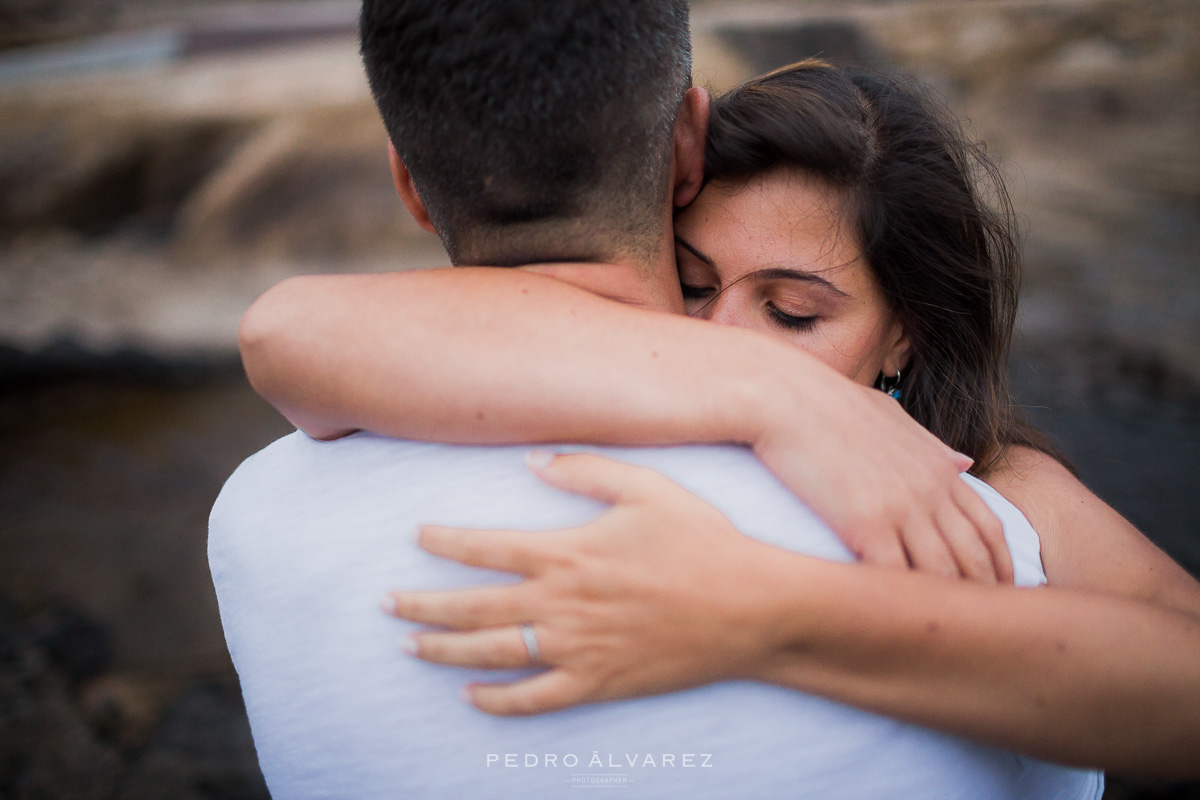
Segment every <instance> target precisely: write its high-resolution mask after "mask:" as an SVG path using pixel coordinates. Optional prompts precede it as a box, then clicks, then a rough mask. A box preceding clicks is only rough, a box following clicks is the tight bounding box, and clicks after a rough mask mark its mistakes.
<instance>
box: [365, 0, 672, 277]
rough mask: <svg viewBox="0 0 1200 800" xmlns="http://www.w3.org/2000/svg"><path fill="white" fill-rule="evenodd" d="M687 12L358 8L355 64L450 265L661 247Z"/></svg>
mask: <svg viewBox="0 0 1200 800" xmlns="http://www.w3.org/2000/svg"><path fill="white" fill-rule="evenodd" d="M687 5H688V4H687V0H603V1H602V2H597V0H364V3H363V10H362V20H361V33H362V52H363V60H364V62H365V64H366V69H367V76H368V78H369V80H370V83H371V89H372V91H373V93H374V95H375V99H376V102H377V103H378V105H379V108H380V111H381V113H382V116H383V120H384V123H385V125H386V126H387V130H388V134H389V136H390V137H391V140H392V143H393V145H394V147H395V150H396V151H397V152H398V154H399V159H400V160H401V161H402V162H403V163H402V167H403V169H404V170H405V171H406V172H407V175H408V176H409V177H410V178H411V181H412V185H413V186H414V187H415V190H416V192H417V193H418V194H419V195H420V201H421V203H422V204H423V206H424V209H425V211H427V212H428V216H429V219H430V221H431V222H432V225H433V227H434V228H435V229H436V230H437V232H438V234H439V235H440V236H441V237H442V241H443V242H444V243H445V245H446V249H447V250H448V251H449V253H450V256H451V258H452V259H453V260H454V261H455V263H490V264H521V263H529V262H536V261H551V260H554V261H563V260H593V259H595V258H596V257H598V256H599V257H603V254H605V253H606V252H612V251H614V249H616V250H621V251H626V252H627V251H636V250H637V249H639V248H640V247H647V248H651V247H655V246H657V238H658V237H659V236H660V235H661V232H662V224H663V223H662V221H663V218H664V214H665V213H666V212H667V210H668V209H669V207H670V197H671V188H672V187H671V186H670V182H671V177H672V166H671V165H672V148H673V146H674V139H675V138H676V135H675V132H674V124H675V119H676V115H677V114H678V112H679V109H680V105H681V103H682V101H683V98H684V95H685V92H686V91H687V89H688V87H689V86H690V84H691V48H690V41H689V34H688V8H687Z"/></svg>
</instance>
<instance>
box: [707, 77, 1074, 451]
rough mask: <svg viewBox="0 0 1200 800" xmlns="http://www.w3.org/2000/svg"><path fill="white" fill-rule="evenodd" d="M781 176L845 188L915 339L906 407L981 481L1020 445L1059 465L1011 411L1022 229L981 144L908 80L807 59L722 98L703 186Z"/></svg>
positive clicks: (891, 301) (848, 213)
mask: <svg viewBox="0 0 1200 800" xmlns="http://www.w3.org/2000/svg"><path fill="white" fill-rule="evenodd" d="M781 168H782V169H797V170H800V171H801V172H803V173H805V174H807V175H810V176H812V177H815V178H817V179H818V180H821V181H824V182H825V183H826V184H827V185H828V186H830V187H832V188H834V189H835V190H840V191H841V192H844V194H845V197H846V198H847V203H848V205H847V207H846V210H845V219H846V220H847V221H848V222H849V223H850V224H851V225H852V227H853V230H854V232H855V234H856V238H857V241H858V243H859V245H860V246H861V248H862V252H863V255H864V257H865V259H866V261H867V263H868V265H869V266H870V268H871V271H872V273H873V274H874V275H875V278H876V280H877V281H878V283H879V285H880V287H881V289H882V290H883V293H884V296H885V297H886V298H887V302H888V305H889V307H890V309H891V311H892V313H894V314H895V315H896V317H897V318H898V320H899V321H900V324H901V325H902V326H903V327H904V331H905V333H906V334H907V335H908V339H909V341H910V343H911V345H912V356H911V360H910V362H909V363H908V365H907V367H906V369H905V370H904V374H903V380H902V382H901V384H900V389H901V392H902V395H901V402H902V403H903V405H904V407H905V409H906V410H907V411H908V412H909V413H910V414H911V415H912V416H913V417H914V418H915V419H916V420H917V421H918V422H920V423H921V424H922V425H924V426H925V427H926V428H928V429H929V430H930V431H931V432H932V433H934V434H935V435H936V436H937V437H938V438H939V439H941V440H942V441H944V442H945V443H946V444H948V445H950V446H951V447H953V448H954V449H955V450H958V451H959V452H962V453H965V454H967V455H968V456H970V457H971V458H973V459H975V466H974V467H973V468H972V471H973V472H976V473H977V474H986V473H987V472H988V471H989V470H990V469H991V468H992V467H993V466H994V464H995V462H996V459H997V458H998V457H1000V456H1002V455H1003V452H1004V450H1005V448H1006V447H1008V446H1011V445H1022V446H1027V447H1033V448H1035V449H1038V450H1042V451H1043V452H1047V453H1049V454H1050V455H1052V456H1054V457H1055V458H1059V460H1062V459H1061V457H1060V456H1059V455H1058V454H1057V453H1056V452H1055V451H1054V450H1053V448H1052V447H1050V446H1049V445H1048V443H1047V442H1046V441H1045V439H1044V438H1043V437H1042V436H1041V435H1040V434H1038V433H1037V432H1036V431H1035V430H1033V429H1032V428H1031V427H1030V426H1029V425H1027V424H1026V423H1025V422H1023V421H1022V420H1021V419H1020V417H1019V416H1017V415H1016V414H1015V413H1014V409H1013V405H1012V400H1011V397H1010V392H1009V383H1008V350H1009V342H1010V340H1011V337H1012V330H1013V324H1014V321H1015V318H1016V309H1017V298H1018V294H1019V285H1020V248H1019V245H1018V241H1019V231H1018V228H1017V224H1016V216H1015V215H1014V213H1013V209H1012V204H1011V202H1010V201H1009V197H1008V193H1007V190H1006V189H1005V186H1004V181H1003V178H1002V176H1001V174H1000V171H999V169H998V168H997V167H996V165H995V163H994V162H993V161H991V160H990V159H989V158H988V157H987V154H986V152H985V149H984V147H983V145H982V143H978V142H972V141H970V140H969V139H968V138H967V137H966V135H965V133H964V131H963V129H962V126H961V124H960V123H959V122H958V120H957V119H956V118H955V117H954V116H953V115H952V114H951V113H950V112H949V111H948V110H947V109H946V108H945V107H944V106H943V105H942V104H941V103H939V102H937V101H936V100H935V99H934V98H933V97H932V96H931V95H930V94H929V92H928V91H927V90H925V89H924V88H923V87H922V86H921V85H920V84H919V83H918V82H916V81H915V80H913V79H911V78H907V77H905V76H901V75H884V74H877V73H872V72H867V71H861V70H856V69H851V68H838V67H832V66H830V65H829V64H827V63H825V62H822V61H818V60H808V61H802V62H800V63H797V64H793V65H791V66H788V67H784V68H782V69H779V70H776V71H774V72H771V73H768V74H766V75H763V76H761V77H758V78H754V79H752V80H750V81H748V82H746V83H745V84H743V85H741V86H739V87H737V88H735V89H732V90H730V91H729V92H727V93H725V94H724V95H722V96H720V97H718V98H715V99H714V100H713V104H712V117H711V121H710V123H709V134H708V144H707V151H706V154H705V170H706V179H707V180H709V181H718V182H738V181H742V180H745V179H749V178H751V177H753V176H755V175H759V174H762V173H766V172H769V171H771V170H775V169H781Z"/></svg>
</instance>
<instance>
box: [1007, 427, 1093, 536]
mask: <svg viewBox="0 0 1200 800" xmlns="http://www.w3.org/2000/svg"><path fill="white" fill-rule="evenodd" d="M984 480H985V481H987V483H988V484H989V485H990V486H991V487H992V488H993V489H995V490H996V491H997V492H999V493H1000V494H1001V495H1002V496H1003V497H1004V498H1005V499H1006V500H1008V501H1009V502H1010V503H1012V504H1013V505H1014V506H1016V507H1017V508H1019V509H1020V510H1021V513H1022V514H1024V515H1025V518H1026V519H1028V520H1029V524H1031V525H1033V528H1034V530H1036V531H1037V532H1038V534H1039V535H1040V536H1041V537H1042V538H1043V540H1045V538H1046V537H1047V536H1049V537H1053V536H1054V535H1055V532H1056V531H1057V529H1058V527H1059V523H1060V522H1061V520H1062V517H1063V515H1064V514H1066V513H1070V511H1071V508H1072V507H1073V506H1076V505H1077V504H1078V503H1080V502H1086V499H1087V498H1088V497H1094V495H1092V493H1091V492H1089V491H1088V489H1087V487H1086V486H1084V485H1083V484H1082V483H1080V482H1079V479H1078V478H1076V477H1075V476H1074V475H1073V474H1071V471H1070V470H1069V469H1067V467H1066V466H1064V465H1063V464H1062V463H1061V462H1060V461H1058V460H1057V459H1056V458H1054V457H1053V456H1051V455H1048V454H1047V453H1043V452H1041V451H1040V450H1034V449H1033V448H1032V447H1024V446H1013V447H1008V448H1006V449H1005V450H1004V452H1003V453H1001V455H1000V458H999V459H997V461H996V464H995V466H993V468H992V469H991V470H990V471H989V472H988V474H987V475H985V476H984Z"/></svg>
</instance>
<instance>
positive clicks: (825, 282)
mask: <svg viewBox="0 0 1200 800" xmlns="http://www.w3.org/2000/svg"><path fill="white" fill-rule="evenodd" d="M841 200H842V197H841V195H840V194H839V193H837V192H836V191H834V190H831V189H829V188H828V187H826V186H825V185H824V184H823V183H821V182H819V181H816V180H813V179H811V178H809V177H807V176H805V175H804V174H803V173H800V172H797V171H795V170H775V171H772V172H769V173H767V174H765V175H762V176H758V177H755V178H753V179H751V180H749V181H747V182H745V183H738V184H709V185H708V186H706V187H705V188H704V190H703V191H702V192H701V193H700V195H699V197H697V198H696V200H695V201H694V202H693V203H692V204H691V205H690V206H688V207H687V208H685V209H683V210H681V211H680V212H679V213H678V214H677V215H676V217H675V241H676V246H675V254H676V259H677V261H678V264H679V279H680V282H681V283H682V284H683V298H684V303H685V305H686V307H687V311H688V313H689V314H691V315H692V316H697V317H701V318H703V319H709V320H712V321H713V322H722V323H726V324H729V325H737V326H740V327H743V328H752V329H754V330H758V331H762V332H763V333H769V334H771V335H773V336H779V337H781V338H784V339H786V340H787V341H789V342H792V343H793V344H795V345H796V346H797V347H801V348H803V349H804V350H807V351H808V352H810V353H812V354H813V355H815V356H816V357H817V358H819V359H820V360H822V361H824V362H825V363H826V364H829V365H830V366H832V367H833V368H834V369H836V370H838V371H839V372H841V373H842V374H843V375H846V376H847V377H850V378H852V379H853V380H855V381H858V382H859V383H864V384H872V383H874V382H875V380H876V379H877V378H878V376H879V374H880V372H883V373H885V374H887V375H894V374H895V373H896V370H897V369H898V368H902V367H903V366H904V364H905V363H906V362H907V359H908V341H907V339H905V337H904V332H903V330H902V329H901V327H900V325H899V323H898V322H897V321H896V320H895V318H894V317H893V315H892V314H891V312H890V311H889V310H888V308H887V303H886V301H885V299H884V296H883V292H882V291H881V290H880V288H879V286H878V284H877V283H876V281H875V277H874V275H873V274H872V273H871V270H870V268H869V267H868V266H867V264H866V262H865V260H864V259H863V257H862V251H861V249H860V248H859V244H858V242H857V237H856V236H855V234H854V232H853V230H852V229H851V227H850V225H849V224H848V223H846V222H844V221H843V220H842V217H841V211H840V207H839V204H840V202H841Z"/></svg>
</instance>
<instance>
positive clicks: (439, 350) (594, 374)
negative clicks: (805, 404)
mask: <svg viewBox="0 0 1200 800" xmlns="http://www.w3.org/2000/svg"><path fill="white" fill-rule="evenodd" d="M240 339H241V345H242V354H243V360H244V362H245V366H246V370H247V374H248V375H249V377H250V380H251V383H252V384H253V385H254V387H255V388H256V389H257V390H258V391H259V393H260V394H262V395H263V396H264V397H265V398H266V399H267V400H269V401H270V402H272V403H273V404H274V405H275V406H276V407H277V408H279V409H280V410H281V411H282V412H283V413H284V414H285V415H286V416H287V417H288V418H289V419H290V420H292V422H293V423H295V424H296V425H297V426H298V427H300V428H302V429H304V430H306V431H307V432H309V433H310V434H312V435H314V436H316V437H318V438H332V437H334V436H337V435H340V434H344V433H347V432H349V431H352V430H355V429H368V430H372V431H375V432H377V433H383V434H389V435H394V436H399V437H404V438H412V439H430V440H436V441H445V442H455V443H503V442H534V441H541V442H546V441H589V442H597V443H614V444H642V443H646V444H649V443H659V444H676V443H685V442H719V441H732V442H741V443H749V442H751V441H752V440H753V439H754V438H755V437H756V436H757V434H758V431H757V430H756V429H755V426H756V424H757V421H758V420H761V419H762V409H763V408H765V407H767V406H768V405H769V404H768V403H766V402H764V398H765V397H766V396H767V395H777V394H778V392H779V390H778V388H775V387H771V386H769V385H768V382H771V381H772V380H773V376H777V375H779V374H780V373H781V372H788V373H795V372H799V371H804V370H809V371H811V372H814V373H825V372H829V373H832V371H831V370H828V368H826V367H824V366H823V365H821V364H819V363H817V362H816V361H815V360H814V359H811V358H810V357H808V356H806V355H804V354H802V353H799V352H798V351H794V350H793V349H792V348H789V347H787V346H786V345H783V344H781V343H778V342H775V341H773V340H770V339H769V338H767V337H764V336H761V335H758V334H754V333H751V332H749V331H744V330H736V329H732V328H726V327H719V326H714V325H710V324H707V323H703V322H699V321H696V320H691V319H688V318H686V317H683V316H679V315H673V314H666V313H657V312H651V311H646V310H642V309H637V308H633V307H629V306H626V305H622V304H620V303H616V302H614V301H611V300H607V299H604V298H601V297H597V296H596V295H593V294H591V293H589V292H586V291H583V290H581V289H578V288H575V287H573V286H569V285H567V284H565V283H563V282H561V281H558V280H555V279H553V278H549V277H544V276H540V275H534V274H529V273H527V272H522V271H518V270H499V269H495V268H482V269H471V268H458V269H454V270H431V271H422V272H411V273H393V274H378V275H344V276H311V277H302V278H293V279H290V280H288V281H285V282H284V283H282V284H280V285H279V286H277V287H275V288H274V289H272V290H270V291H269V292H267V293H266V294H265V295H264V296H263V297H262V298H260V299H259V300H258V302H256V303H255V305H254V306H253V307H252V308H251V309H250V311H249V312H247V314H246V317H245V318H244V320H243V324H242V327H241V330H240ZM823 377H825V378H828V377H829V376H825V375H823ZM832 377H833V378H834V379H840V376H836V375H833V376H832ZM843 380H844V379H843Z"/></svg>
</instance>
